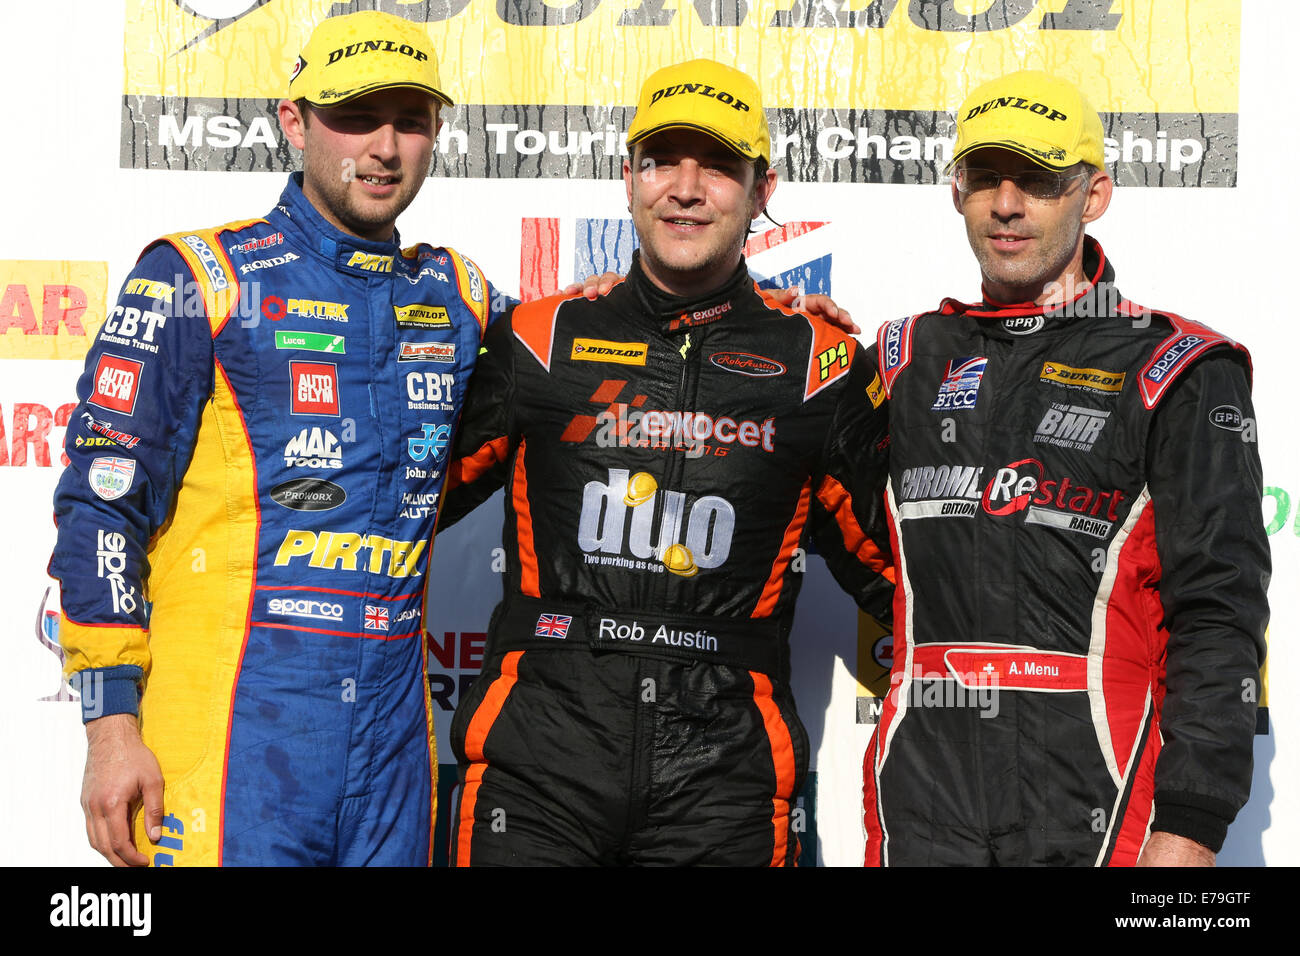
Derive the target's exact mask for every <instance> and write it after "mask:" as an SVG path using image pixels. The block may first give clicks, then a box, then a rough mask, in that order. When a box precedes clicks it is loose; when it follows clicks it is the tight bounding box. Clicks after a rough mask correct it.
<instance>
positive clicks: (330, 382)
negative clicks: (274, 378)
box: [289, 362, 339, 417]
mask: <svg viewBox="0 0 1300 956" xmlns="http://www.w3.org/2000/svg"><path fill="white" fill-rule="evenodd" d="M289 379H290V385H291V386H292V402H291V404H290V407H289V412H290V414H293V415H332V416H334V417H338V414H339V373H338V366H337V365H335V364H334V363H333V362H290V363H289Z"/></svg>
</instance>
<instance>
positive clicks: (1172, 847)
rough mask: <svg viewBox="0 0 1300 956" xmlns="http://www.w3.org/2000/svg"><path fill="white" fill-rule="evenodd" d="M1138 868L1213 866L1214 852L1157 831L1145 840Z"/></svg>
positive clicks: (1186, 839)
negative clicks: (1145, 843)
mask: <svg viewBox="0 0 1300 956" xmlns="http://www.w3.org/2000/svg"><path fill="white" fill-rule="evenodd" d="M1137 865H1138V866H1214V851H1213V850H1211V849H1210V848H1209V847H1207V846H1202V845H1201V844H1199V843H1197V842H1196V841H1195V840H1189V839H1188V838H1187V837H1181V836H1178V835H1177V834H1174V833H1165V832H1164V831H1162V830H1157V831H1156V832H1155V833H1153V834H1151V839H1149V840H1147V845H1146V847H1145V848H1144V849H1143V850H1142V855H1141V856H1139V857H1138V861H1137Z"/></svg>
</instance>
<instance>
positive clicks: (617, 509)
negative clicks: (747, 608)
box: [578, 468, 736, 577]
mask: <svg viewBox="0 0 1300 956" xmlns="http://www.w3.org/2000/svg"><path fill="white" fill-rule="evenodd" d="M661 497H662V501H661V500H660V499H661ZM656 511H659V526H658V531H657V533H656V530H655V527H654V524H655V513H656ZM628 512H631V515H630V516H629V514H628ZM735 527H736V510H735V508H733V507H732V505H731V503H730V502H729V501H727V499H725V498H722V497H719V496H717V495H705V496H703V497H700V498H697V499H696V500H695V503H694V504H692V505H691V507H690V512H689V514H688V513H687V510H686V495H685V494H683V493H682V492H680V491H663V492H661V491H660V490H659V483H658V482H657V481H656V480H655V478H654V476H653V475H651V474H649V473H648V472H644V471H640V472H637V473H636V474H634V475H633V474H629V473H628V471H627V470H626V469H624V468H611V469H609V481H608V482H600V481H589V482H587V484H586V486H585V487H584V488H583V490H582V515H581V517H580V518H579V520H578V546H579V547H580V548H581V549H582V550H583V553H584V555H585V560H586V561H587V563H588V564H595V565H604V566H608V567H617V568H625V569H627V570H630V571H651V572H662V571H665V570H666V571H671V572H672V573H673V574H676V575H679V576H681V577H694V576H695V575H696V574H698V573H699V572H700V570H701V569H709V568H717V567H721V566H722V565H723V564H724V563H725V562H726V560H727V558H728V557H729V556H730V554H731V538H732V534H733V532H734V531H735Z"/></svg>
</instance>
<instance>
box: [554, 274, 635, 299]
mask: <svg viewBox="0 0 1300 956" xmlns="http://www.w3.org/2000/svg"><path fill="white" fill-rule="evenodd" d="M622 281H623V277H622V276H621V275H619V274H618V273H617V272H602V273H601V274H600V275H598V276H587V278H585V279H583V280H582V281H581V282H571V283H569V284H568V285H566V286H565V287H564V288H563V289H562V290H561V294H563V295H577V294H578V293H582V294H583V295H585V296H586V297H587V298H588V299H594V298H596V296H598V295H609V290H610V289H612V288H614V286H616V285H618V284H619V283H620V282H622Z"/></svg>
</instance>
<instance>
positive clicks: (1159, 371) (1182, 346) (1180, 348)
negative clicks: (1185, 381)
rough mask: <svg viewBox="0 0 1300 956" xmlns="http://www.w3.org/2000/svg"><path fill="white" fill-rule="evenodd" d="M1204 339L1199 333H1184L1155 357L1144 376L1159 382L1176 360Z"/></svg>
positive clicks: (1175, 363)
mask: <svg viewBox="0 0 1300 956" xmlns="http://www.w3.org/2000/svg"><path fill="white" fill-rule="evenodd" d="M1204 341H1205V339H1203V338H1201V337H1200V336H1199V335H1184V336H1183V337H1182V338H1181V339H1179V340H1178V341H1177V342H1175V343H1174V344H1173V345H1171V346H1169V348H1168V349H1166V350H1165V354H1164V355H1162V356H1160V358H1158V359H1156V360H1155V361H1154V362H1153V363H1152V364H1151V367H1150V368H1148V369H1147V371H1146V377H1147V378H1149V379H1150V380H1151V381H1153V382H1159V381H1160V380H1161V379H1162V378H1164V377H1165V376H1166V375H1167V374H1169V370H1170V369H1172V368H1173V367H1174V366H1175V365H1177V364H1178V360H1179V359H1180V358H1182V357H1183V356H1184V355H1186V354H1187V353H1188V352H1190V351H1191V350H1192V349H1194V348H1196V346H1198V345H1200V344H1201V343H1202V342H1204Z"/></svg>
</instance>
